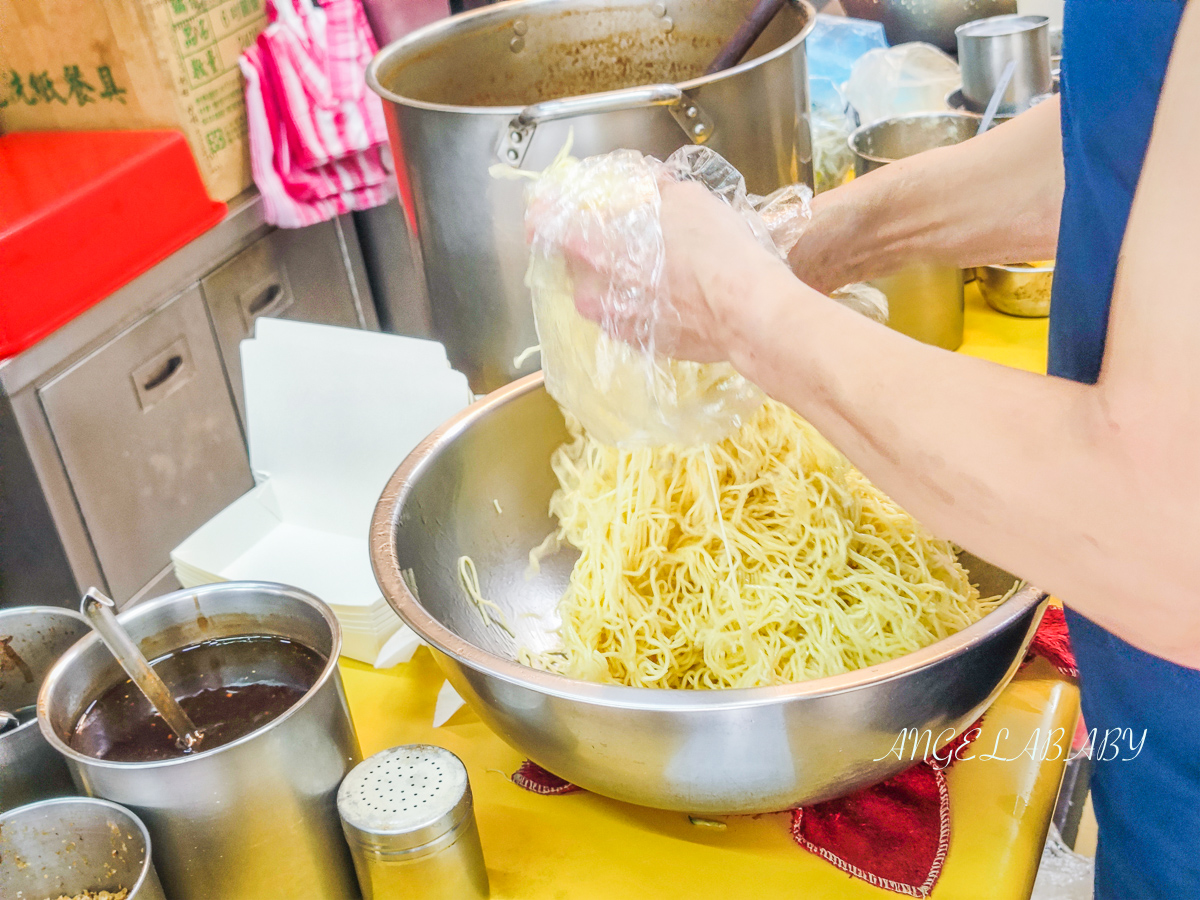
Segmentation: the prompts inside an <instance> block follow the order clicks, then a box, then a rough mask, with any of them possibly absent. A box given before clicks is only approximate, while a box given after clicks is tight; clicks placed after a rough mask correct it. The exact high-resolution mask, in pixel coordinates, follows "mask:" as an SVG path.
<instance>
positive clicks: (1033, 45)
mask: <svg viewBox="0 0 1200 900" xmlns="http://www.w3.org/2000/svg"><path fill="white" fill-rule="evenodd" d="M955 35H956V37H957V40H958V62H959V65H960V66H961V67H962V95H963V99H964V100H965V101H966V103H967V105H968V106H969V107H970V108H972V109H974V110H975V111H976V112H982V111H983V110H984V109H985V108H986V107H987V105H988V101H989V100H991V99H992V93H993V92H994V91H995V90H996V87H997V85H998V84H999V83H1000V78H1001V77H1002V74H1003V72H1004V69H1005V67H1006V66H1007V65H1008V64H1009V63H1010V62H1011V63H1014V64H1015V68H1014V69H1013V75H1012V79H1011V80H1010V81H1009V83H1008V87H1007V88H1006V89H1005V91H1004V96H1003V97H1001V98H1000V106H999V111H1000V112H1001V113H1005V114H1008V115H1012V114H1015V113H1018V112H1021V111H1022V110H1024V109H1027V108H1028V107H1029V106H1030V104H1031V103H1033V102H1034V100H1035V99H1036V98H1038V97H1042V96H1045V95H1046V94H1049V93H1050V92H1051V91H1052V90H1053V88H1054V77H1053V74H1052V70H1051V66H1050V20H1049V19H1047V18H1046V17H1045V16H992V17H991V18H988V19H978V20H976V21H974V22H968V23H967V24H965V25H960V26H959V27H958V28H957V29H956V31H955Z"/></svg>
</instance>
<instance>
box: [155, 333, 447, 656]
mask: <svg viewBox="0 0 1200 900" xmlns="http://www.w3.org/2000/svg"><path fill="white" fill-rule="evenodd" d="M241 356H242V372H243V378H244V385H245V397H246V430H247V440H248V443H249V447H250V466H251V468H252V470H253V472H254V480H255V485H256V486H255V487H254V488H253V489H252V490H251V491H250V492H249V493H248V494H246V495H244V496H243V497H241V498H239V499H238V500H236V501H235V502H234V503H232V504H231V505H230V506H228V507H226V508H225V509H224V510H223V511H222V512H221V513H219V514H218V515H217V516H216V517H214V518H213V519H211V520H210V521H209V522H208V523H207V524H205V525H204V526H203V527H202V528H201V529H200V530H199V531H197V532H196V533H195V534H193V535H192V536H191V537H189V538H188V539H187V540H186V541H184V542H183V543H182V544H180V545H179V546H178V547H176V548H175V550H174V551H173V552H172V554H171V559H172V561H173V563H174V566H175V572H176V576H177V577H178V578H179V582H180V584H182V585H183V586H184V587H194V586H196V585H199V584H208V583H210V582H214V581H237V580H251V581H277V582H281V583H283V584H290V585H294V586H296V587H299V588H303V589H304V590H306V591H309V592H310V593H312V594H315V595H316V596H317V597H320V598H321V599H322V600H324V601H325V602H326V603H328V604H329V605H330V606H331V607H332V608H333V610H334V612H335V613H336V614H337V617H338V620H339V621H340V622H341V625H342V633H343V646H342V653H343V655H345V656H350V657H353V658H355V659H360V660H363V661H365V662H369V663H372V664H375V665H393V664H395V663H396V662H401V661H403V660H405V659H407V658H408V657H410V656H411V655H412V651H413V650H414V649H415V648H416V646H417V640H416V637H415V635H413V634H412V633H411V632H410V631H409V630H408V629H407V628H405V627H404V626H403V624H402V623H401V622H400V619H399V618H398V617H397V616H396V614H395V613H394V612H393V611H392V609H391V607H389V606H388V605H387V602H386V601H385V600H384V599H383V596H382V595H381V593H380V591H379V587H378V585H377V584H376V583H375V577H374V575H373V573H372V571H371V560H370V556H369V553H368V544H367V535H368V532H369V530H370V524H371V516H372V514H373V512H374V509H375V503H376V501H377V500H378V499H379V495H380V494H381V493H382V491H383V488H384V486H385V485H386V483H387V480H388V479H389V478H390V477H391V475H392V473H393V472H394V471H395V469H396V467H397V466H399V465H400V463H401V462H402V461H403V460H404V457H405V456H407V455H408V453H409V452H410V451H411V450H412V449H413V448H414V447H416V445H417V444H418V443H419V442H420V441H421V440H422V439H423V438H424V437H426V436H427V435H428V434H429V433H430V432H431V431H433V430H434V429H435V428H437V426H439V425H441V424H442V423H443V422H444V421H445V420H446V419H448V418H450V417H451V416H453V415H454V414H455V413H456V412H458V411H459V410H461V409H463V408H464V407H466V406H467V405H468V404H469V403H470V402H471V393H470V389H469V387H468V386H467V379H466V377H465V376H463V375H462V374H461V373H459V372H456V371H454V370H453V369H451V368H450V363H449V362H448V361H447V359H446V351H445V349H444V348H443V347H442V345H441V344H438V343H435V342H433V341H422V340H418V339H416V338H405V337H398V336H396V335H387V334H377V333H373V332H366V331H356V330H352V329H347V328H333V327H330V326H326V325H310V324H307V323H301V322H289V321H285V320H280V319H259V320H258V322H257V324H256V327H255V336H254V338H253V339H251V340H247V341H243V342H242V347H241Z"/></svg>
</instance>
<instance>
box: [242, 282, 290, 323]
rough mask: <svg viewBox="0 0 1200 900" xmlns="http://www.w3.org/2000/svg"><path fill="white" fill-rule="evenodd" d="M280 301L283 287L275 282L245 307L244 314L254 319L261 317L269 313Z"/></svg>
mask: <svg viewBox="0 0 1200 900" xmlns="http://www.w3.org/2000/svg"><path fill="white" fill-rule="evenodd" d="M282 299H283V285H282V284H279V283H278V282H276V283H275V284H272V285H271V286H270V287H268V288H267V289H266V290H264V291H263V292H262V293H260V294H259V295H258V296H257V297H255V298H254V299H253V300H251V301H250V303H249V304H248V305H247V306H246V312H247V313H249V314H250V315H251V316H254V317H257V316H261V315H263V314H264V313H267V312H269V311H270V309H271V307H273V306H275V305H276V304H277V303H279V302H280V301H281V300H282Z"/></svg>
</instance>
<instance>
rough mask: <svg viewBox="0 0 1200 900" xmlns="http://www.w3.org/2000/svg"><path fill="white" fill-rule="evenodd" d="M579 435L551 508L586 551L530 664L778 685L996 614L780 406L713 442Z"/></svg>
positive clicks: (901, 516) (695, 684)
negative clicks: (633, 442)
mask: <svg viewBox="0 0 1200 900" xmlns="http://www.w3.org/2000/svg"><path fill="white" fill-rule="evenodd" d="M571 431H572V438H571V440H570V441H569V442H568V443H566V444H564V445H563V446H562V447H560V448H559V449H558V450H557V451H556V452H555V454H554V457H553V460H552V465H553V468H554V472H555V473H556V475H557V476H558V480H559V484H560V489H559V490H558V491H556V492H555V494H554V496H553V498H552V499H551V501H550V510H551V512H552V513H553V514H554V515H555V516H557V517H558V520H559V531H558V534H557V538H558V539H560V540H562V541H565V542H567V543H570V544H572V545H573V546H575V547H576V548H578V549H579V550H580V551H581V556H580V558H579V560H578V562H577V563H576V564H575V568H574V571H573V572H572V574H571V580H570V586H569V587H568V589H567V592H566V594H565V596H564V597H563V598H562V601H561V603H560V607H559V611H560V614H561V617H562V627H561V629H560V634H561V638H562V647H561V650H557V651H552V652H548V653H541V654H531V653H528V652H523V653H522V661H524V662H526V663H527V664H530V665H535V666H538V667H540V668H546V669H550V670H553V671H557V672H561V673H563V674H566V675H571V676H573V677H576V678H581V679H585V680H588V681H596V682H602V683H610V684H625V685H635V686H640V687H658V688H737V687H754V686H760V685H772V684H782V683H786V682H796V681H804V680H806V679H809V678H818V677H821V676H826V675H835V674H839V673H842V672H848V671H852V670H854V669H859V668H862V667H864V666H870V665H874V664H876V663H880V662H884V661H886V660H890V659H894V658H896V657H898V656H902V655H903V654H906V653H910V652H912V651H914V650H917V649H919V648H921V647H925V646H927V645H929V644H932V643H933V642H934V641H937V640H939V639H940V638H943V637H946V636H948V635H950V634H953V633H954V632H956V631H959V630H961V629H962V628H965V627H966V626H967V625H969V624H971V623H972V622H975V621H976V620H978V619H979V618H980V617H982V616H983V615H984V614H985V613H986V612H988V611H990V610H991V609H992V608H993V607H994V606H995V605H996V603H998V602H999V598H991V599H989V600H981V599H980V597H979V592H978V590H976V589H975V588H974V587H973V586H972V585H971V584H970V582H969V580H968V577H967V573H966V572H965V571H964V570H963V568H962V567H961V566H960V565H959V564H958V561H957V560H956V559H955V555H954V549H953V548H952V547H951V545H950V544H948V543H947V542H946V541H941V540H938V539H936V538H934V537H933V536H932V535H931V534H930V533H929V532H928V531H926V530H925V528H923V527H922V526H921V525H920V523H918V522H917V521H916V520H915V519H913V518H912V517H911V516H910V515H908V514H907V513H905V512H904V511H903V510H901V509H900V508H899V507H898V506H896V504H895V503H893V502H892V501H891V500H890V499H888V498H887V497H886V496H884V495H883V494H882V493H881V492H880V491H879V490H878V489H876V488H875V487H874V486H873V485H871V484H870V483H869V482H868V481H867V480H866V478H864V477H863V476H862V475H861V474H860V473H859V472H858V471H857V470H856V469H854V468H853V467H852V466H851V465H850V464H849V463H848V462H847V461H846V460H845V459H844V458H843V457H842V456H841V455H840V454H839V453H837V451H835V450H834V449H833V448H832V447H831V446H830V445H829V444H828V443H827V442H826V441H825V440H824V439H823V438H822V437H821V436H820V435H819V434H818V433H817V432H816V431H815V430H814V429H813V428H812V426H811V425H809V424H808V423H807V422H805V421H804V420H803V419H801V418H800V417H799V416H797V415H796V414H795V413H793V412H792V411H791V410H789V409H788V408H787V407H785V406H782V405H780V404H777V403H773V402H768V403H766V404H765V405H764V406H763V407H762V408H761V410H759V412H758V413H757V414H756V415H755V417H754V418H753V420H752V421H750V422H749V423H748V424H747V425H746V426H745V427H743V428H742V429H741V430H740V431H739V432H737V433H736V434H735V435H733V436H732V437H730V438H727V439H726V440H724V441H722V442H720V443H719V444H714V445H710V446H702V447H658V448H638V449H633V450H622V449H617V448H615V447H610V446H607V445H603V444H600V443H598V442H596V441H594V440H593V439H591V438H590V437H589V436H588V435H587V434H586V433H584V432H583V431H582V430H581V429H580V428H579V427H578V425H577V424H574V423H572V425H571ZM717 496H719V497H720V503H719V506H720V514H719V515H718V513H717V504H716V503H715V502H714V498H715V497H717Z"/></svg>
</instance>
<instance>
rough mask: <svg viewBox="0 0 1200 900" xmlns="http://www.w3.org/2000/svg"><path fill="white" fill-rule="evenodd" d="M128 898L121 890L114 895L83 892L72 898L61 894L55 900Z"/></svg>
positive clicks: (126, 892) (108, 892) (123, 890)
mask: <svg viewBox="0 0 1200 900" xmlns="http://www.w3.org/2000/svg"><path fill="white" fill-rule="evenodd" d="M128 896H129V891H128V890H127V889H126V888H121V890H119V891H117V892H116V893H115V894H114V893H113V892H112V891H84V892H83V893H82V894H76V895H75V896H74V897H68V896H67V895H66V894H62V895H60V896H59V897H57V898H56V900H125V898H126V897H128Z"/></svg>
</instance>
